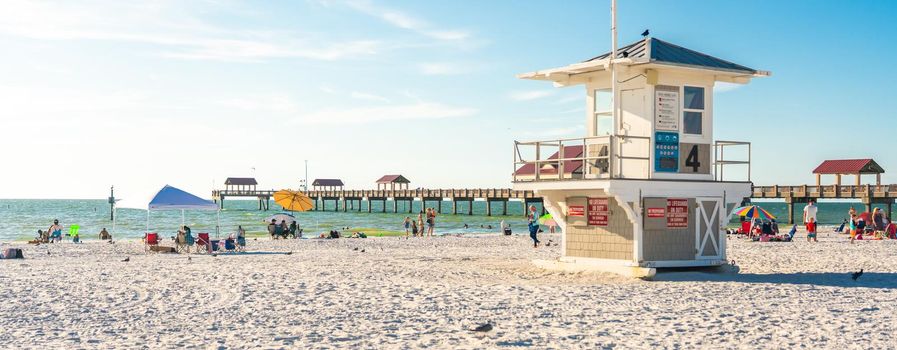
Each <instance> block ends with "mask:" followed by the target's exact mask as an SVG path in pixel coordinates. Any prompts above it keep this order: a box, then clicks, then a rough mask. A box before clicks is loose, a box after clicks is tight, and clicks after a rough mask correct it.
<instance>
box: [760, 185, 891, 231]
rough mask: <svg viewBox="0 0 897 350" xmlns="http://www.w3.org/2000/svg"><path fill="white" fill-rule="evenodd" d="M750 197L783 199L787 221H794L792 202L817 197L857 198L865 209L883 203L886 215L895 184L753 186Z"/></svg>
mask: <svg viewBox="0 0 897 350" xmlns="http://www.w3.org/2000/svg"><path fill="white" fill-rule="evenodd" d="M751 198H774V199H784V200H785V203H787V204H788V223H790V224H793V223H794V203H807V202H809V201H810V200H819V199H859V200H860V202H862V203H863V205H865V207H866V208H865V209H866V211H872V205H873V204H885V205H886V206H887V209H886V210H887V214H888V217H892V216H891V213H892V212H891V207H892V205H893V204H894V200H895V199H897V185H821V186H813V185H802V186H779V185H774V186H754V187H753V193H752V195H751Z"/></svg>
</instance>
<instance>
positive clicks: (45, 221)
mask: <svg viewBox="0 0 897 350" xmlns="http://www.w3.org/2000/svg"><path fill="white" fill-rule="evenodd" d="M427 204H428V206H434V204H435V203H432V202H428V203H427ZM755 204H757V205H760V206H762V207H763V208H765V209H767V210H769V211H770V212H771V213H772V214H773V215H776V216H778V217H780V220H779V221H780V222H786V221H787V217H788V216H787V212H788V209H787V206H786V204H785V203H783V202H759V201H757V202H755ZM364 205H367V204H366V203H365V204H364ZM373 205H374V206H373V210H374V213H367V207H366V206H365V207H364V212H361V213H359V212H352V211H350V212H347V213H344V212H338V213H336V212H332V211H313V212H304V213H296V214H295V215H296V217H297V218H298V220H299V223H300V224H301V225H302V227H303V228H305V232H306V234H308V233H312V232H315V233H320V232H323V231H328V230H331V229H341V228H343V227H346V226H348V227H350V228H372V229H378V230H388V231H404V228H403V227H402V221H403V220H404V218H405V216H407V215H409V214H407V209H406V207H405V203H402V202H400V203H399V211H400V213H398V214H396V213H379V212H378V211H380V210H381V208H382V203H380V202H374V203H373ZM226 206H227V208H225V210H223V211H221V233H222V234H227V233H230V232H233V231H234V230H235V229H236V227H237V225H243V227H244V228H245V229H246V230H247V231H248V232H249V233H250V234H251V233H264V232H266V228H265V226H266V224H265V223H264V222H263V220H264V219H265V218H266V217H267V216H269V215H271V214H274V213H278V212H279V210H280V208H279V207H278V206H277V205H276V204H274V203H273V202H272V204H271V210H270V211H258V210H256V209H257V202H255V201H239V200H230V201H227V203H226ZM851 206H853V207H855V208H856V209H857V211H858V212H862V211H863V210H864V207H863V205H862V204H861V203H859V202H822V203H819V213H818V217H819V221H820V223H821V224H823V225H837V224H839V223H841V221H842V220H843V219H844V218H845V217H846V216H847V211H848V210H849V208H850V207H851ZM877 206H880V205H877ZM386 207H387V208H388V209H387V210H391V209H392V202H387V204H386ZM880 207H882V208H883V209H884V206H880ZM500 208H501V206H500V204H498V203H494V204H493V212H497V211H500ZM332 209H333V203H332V202H330V203H328V210H332ZM802 209H803V204H800V205H795V210H794V211H795V214H794V215H795V218H797V220H798V221H799V220H800V217H801V216H800V215H801V213H802ZM412 210H413V211H414V212H417V211H419V210H420V203H418V202H415V203H414V205H413V206H412ZM442 210H443V214H442V215H440V216H439V218H438V220H437V233H451V234H456V233H480V232H497V231H498V230H497V227H498V226H499V223H500V222H501V220H505V221H506V222H508V223H510V224H511V226H512V228H514V229H515V231H516V232H523V231H524V230H525V227H526V221H525V220H524V218H523V206H522V204H521V203H519V202H510V203H508V214H509V215H508V216H492V217H487V216H485V212H486V204H485V202H474V205H473V211H474V215H472V216H468V215H451V214H450V212H451V202H443V205H442ZM402 211H404V213H403V212H402ZM458 211H459V212H462V213H466V212H467V203H466V202H461V203H459V210H458ZM117 215H118V219H117V220H116V227H115V230H114V232H113V234H114V235H115V237H117V238H121V237H132V238H135V237H142V236H143V233H144V232H145V231H146V211H142V210H133V209H119V210H118V213H117ZM184 216H185V222H186V223H187V225H188V226H190V227H191V228H192V229H193V232H211V233H214V232H215V213H214V212H201V211H187V212H185V215H184ZM415 216H416V215H415ZM53 219H59V221H60V224H62V225H63V226H64V227H65V228H66V230H68V227H69V226H70V225H72V224H77V225H79V226H80V227H81V236H82V237H83V238H86V239H93V238H96V235H97V233H98V232H99V231H100V229H102V228H104V227H105V228H106V229H108V230H110V231H112V221H110V220H109V205H108V204H107V203H106V201H105V200H37V199H25V200H21V199H0V240H21V239H30V238H32V237H34V236H35V235H36V233H37V230H38V229H46V228H47V227H49V226H50V224H52V221H53ZM733 222H734V221H733ZM180 224H181V213H180V212H179V211H161V212H152V213H150V227H149V230H150V231H151V232H160V233H162V234H163V236H168V235H173V233H174V232H175V231H176V230H177V227H178V226H179V225H180ZM465 224H467V225H468V226H469V228H464V225H465ZM481 225H484V226H485V225H492V226H493V230H486V229H484V228H481ZM66 232H67V231H66Z"/></svg>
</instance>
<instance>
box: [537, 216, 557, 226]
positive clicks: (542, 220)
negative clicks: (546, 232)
mask: <svg viewBox="0 0 897 350" xmlns="http://www.w3.org/2000/svg"><path fill="white" fill-rule="evenodd" d="M539 225H545V226H557V225H558V223H557V221H554V218H553V217H551V214H545V215H542V216H540V217H539Z"/></svg>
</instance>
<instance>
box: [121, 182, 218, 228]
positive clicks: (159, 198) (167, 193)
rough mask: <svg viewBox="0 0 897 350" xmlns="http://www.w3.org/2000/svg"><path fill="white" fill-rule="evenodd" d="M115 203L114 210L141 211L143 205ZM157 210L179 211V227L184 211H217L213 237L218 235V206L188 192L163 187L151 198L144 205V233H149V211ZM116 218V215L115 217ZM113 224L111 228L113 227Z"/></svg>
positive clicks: (182, 220)
mask: <svg viewBox="0 0 897 350" xmlns="http://www.w3.org/2000/svg"><path fill="white" fill-rule="evenodd" d="M119 203H120V202H116V204H115V208H116V209H118V208H119V207H123V208H135V209H143V208H141V207H142V206H143V205H139V207H138V205H137V203H134V202H130V201H128V202H125V201H122V202H121V204H119ZM159 210H180V211H181V225H183V224H184V211H185V210H215V211H217V213H216V214H217V217H216V224H215V236H216V237H217V236H219V235H220V230H221V229H220V227H221V211H220V210H219V208H218V204H215V203H214V202H212V201H210V200H206V199H202V198H199V197H198V196H196V195H193V194H191V193H189V192H186V191H184V190H181V189H179V188H177V187H173V186H169V185H165V187H162V189H161V190H159V192H157V193H156V195H155V196H153V199H151V200H150V201H149V203H148V204H146V231H147V232H149V222H150V212H151V211H159ZM115 217H117V215H116V216H115ZM114 225H115V224H114V222H113V228H114V227H115V226H114Z"/></svg>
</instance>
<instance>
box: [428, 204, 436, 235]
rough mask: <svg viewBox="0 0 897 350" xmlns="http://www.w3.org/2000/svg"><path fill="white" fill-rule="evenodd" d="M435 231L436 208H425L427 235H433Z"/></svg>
mask: <svg viewBox="0 0 897 350" xmlns="http://www.w3.org/2000/svg"><path fill="white" fill-rule="evenodd" d="M435 231H436V209H433V208H429V209H427V237H433V235H434V234H435Z"/></svg>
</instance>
